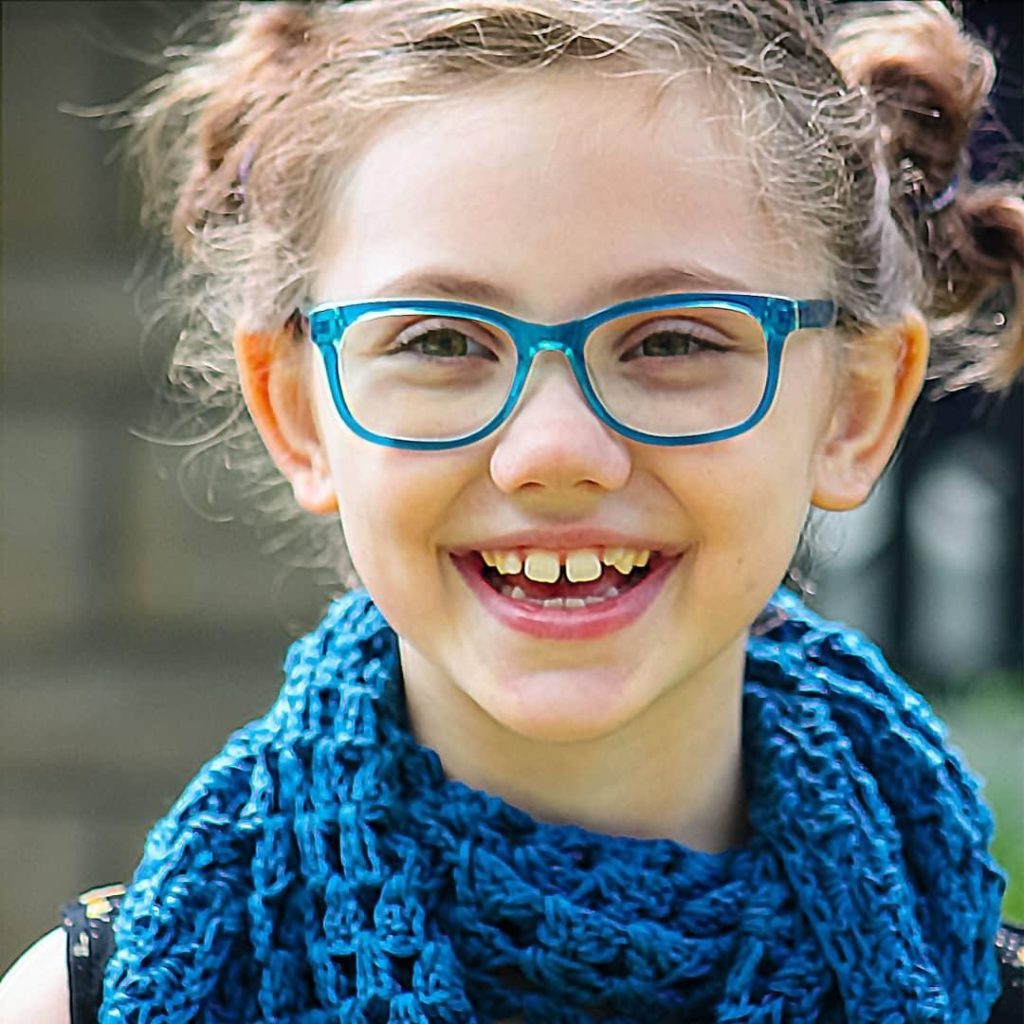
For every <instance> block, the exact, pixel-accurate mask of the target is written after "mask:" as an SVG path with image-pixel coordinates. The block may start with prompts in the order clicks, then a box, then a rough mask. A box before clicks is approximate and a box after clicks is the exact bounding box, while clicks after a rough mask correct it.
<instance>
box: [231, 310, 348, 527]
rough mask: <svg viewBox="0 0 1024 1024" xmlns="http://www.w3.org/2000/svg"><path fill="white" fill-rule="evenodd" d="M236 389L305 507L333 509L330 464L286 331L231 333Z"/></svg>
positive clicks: (301, 364)
mask: <svg viewBox="0 0 1024 1024" xmlns="http://www.w3.org/2000/svg"><path fill="white" fill-rule="evenodd" d="M235 359H236V360H237V363H238V373H239V378H240V380H241V383H242V394H243V395H244V396H245V403H246V405H247V406H248V408H249V414H250V415H251V416H252V419H253V422H254V423H255V424H256V429H257V430H259V432H260V436H261V437H262V438H263V443H264V444H265V445H266V446H267V451H268V452H269V453H270V457H271V458H272V459H273V460H274V463H275V465H276V466H277V468H278V469H279V470H280V471H281V472H282V473H283V474H284V476H285V477H286V478H287V480H288V482H289V483H290V484H291V486H292V491H293V493H294V494H295V500H296V501H297V502H298V503H299V505H300V506H301V507H302V508H304V509H305V510H306V511H307V512H312V513H314V514H316V515H330V514H332V513H335V512H337V511H338V498H337V495H336V493H335V490H334V481H333V479H332V477H331V472H330V466H329V464H328V461H327V457H326V453H325V452H324V449H323V444H322V442H321V439H320V435H319V431H318V430H317V426H316V419H315V417H314V415H313V408H312V404H311V403H312V396H311V395H310V389H309V386H308V381H307V371H306V361H305V359H304V358H303V351H302V350H301V348H300V347H299V346H298V345H297V343H296V340H295V338H294V337H293V336H292V335H291V334H290V333H289V332H288V331H287V330H281V331H279V332H272V331H238V332H237V333H236V335H235Z"/></svg>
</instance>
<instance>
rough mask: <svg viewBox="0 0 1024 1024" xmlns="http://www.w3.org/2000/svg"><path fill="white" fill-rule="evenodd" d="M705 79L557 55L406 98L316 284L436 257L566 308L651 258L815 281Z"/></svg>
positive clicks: (591, 304) (649, 265) (556, 310)
mask: <svg viewBox="0 0 1024 1024" xmlns="http://www.w3.org/2000/svg"><path fill="white" fill-rule="evenodd" d="M701 79H702V76H701V75H700V74H699V72H694V73H692V74H688V75H682V76H680V77H679V78H677V79H676V80H674V81H673V82H671V83H670V84H669V85H667V86H665V85H664V83H663V81H662V80H661V79H660V78H655V77H654V76H652V75H642V74H639V73H634V74H625V73H619V74H617V75H614V76H611V75H608V74H606V73H605V74H598V73H596V72H595V71H594V70H591V69H589V68H582V67H578V66H566V67H554V68H548V69H545V70H543V71H534V72H532V73H530V74H528V75H524V76H523V77H519V76H513V75H505V76H503V77H502V78H501V79H499V80H497V81H494V82H492V83H488V84H485V85H480V86H478V87H475V88H472V89H465V90H463V91H460V92H457V93H455V94H453V95H452V96H450V97H448V98H445V99H444V100H442V101H439V102H432V103H422V104H418V105H416V106H413V107H409V108H406V109H404V110H402V111H401V112H399V113H398V114H397V115H394V116H392V117H391V118H389V119H388V120H387V122H386V123H384V124H383V125H382V126H381V127H380V129H379V130H378V131H377V133H376V134H375V135H374V136H373V138H372V139H371V141H370V142H369V144H368V145H367V146H366V147H365V148H364V149H363V150H362V152H361V153H360V155H359V157H358V158H357V160H356V163H355V165H354V166H353V167H351V168H350V171H349V173H348V174H347V175H346V178H345V184H344V187H343V188H341V189H339V191H338V193H337V197H336V200H335V204H334V208H333V209H332V210H331V211H330V213H331V217H330V228H329V230H328V231H327V232H326V234H325V245H324V250H323V262H322V272H321V277H320V281H319V282H318V286H317V291H318V292H320V295H319V296H318V297H319V298H321V299H336V298H342V297H348V296H353V297H355V296H369V295H371V294H380V293H381V291H382V290H384V291H386V290H387V289H386V287H385V286H386V285H387V284H388V282H392V281H394V280H396V279H398V278H403V277H409V276H416V275H418V274H420V273H421V272H422V271H423V270H425V269H429V270H434V269H440V270H443V271H446V272H450V273H452V274H454V275H458V276H462V277H470V276H471V277H473V278H476V279H482V280H484V281H490V282H493V283H494V285H495V289H496V291H498V290H500V292H501V293H502V294H503V295H505V296H507V297H508V298H509V299H510V300H512V301H513V302H514V305H515V308H514V309H513V310H510V311H512V312H517V313H520V314H522V315H525V316H535V317H537V318H539V319H549V320H550V319H563V318H569V317H572V316H576V315H581V314H582V313H586V312H588V311H590V310H591V309H593V308H595V306H598V305H604V304H607V303H608V302H612V301H616V300H617V299H619V298H626V297H629V296H628V295H626V294H621V295H619V294H609V293H608V291H607V289H609V288H614V282H615V281H617V280H619V279H621V278H633V279H639V278H641V277H642V276H643V275H644V274H645V273H647V272H650V271H652V270H657V269H660V268H664V267H673V268H676V269H682V270H684V271H690V270H692V271H693V274H692V281H693V287H694V288H699V287H700V286H701V284H702V283H706V285H707V286H708V287H711V288H721V287H723V285H724V283H725V282H734V283H735V284H734V286H735V287H736V288H738V289H739V290H746V291H753V292H768V293H783V294H792V295H797V296H810V295H813V294H816V289H817V288H820V287H821V285H822V281H821V280H819V275H818V274H817V273H816V271H815V266H816V265H817V263H818V261H815V260H813V259H810V258H808V255H807V254H806V253H804V254H801V253H800V252H799V250H798V249H797V248H796V247H795V246H794V245H793V240H792V239H790V238H788V237H786V236H785V234H784V233H783V232H781V231H780V230H779V228H778V227H777V226H776V225H775V224H774V223H773V220H772V218H770V217H769V216H768V215H767V213H766V212H765V211H764V210H763V209H762V208H761V192H762V190H761V189H760V188H759V186H758V179H757V174H756V171H755V169H754V166H753V164H752V162H751V160H750V157H749V154H748V153H747V150H746V146H745V145H744V142H743V140H742V137H741V135H740V133H739V131H738V126H739V123H740V122H739V120H738V118H736V117H735V116H734V115H730V114H729V113H727V112H722V111H721V109H716V108H717V105H716V104H715V103H713V102H712V96H711V94H710V90H709V89H708V88H707V87H706V86H705V85H703V84H702V82H701ZM655 290H662V291H664V290H672V289H667V288H666V289H655ZM420 291H421V292H422V289H420ZM403 294H409V293H408V292H403ZM465 297H466V298H472V297H474V296H468V295H467V296H465Z"/></svg>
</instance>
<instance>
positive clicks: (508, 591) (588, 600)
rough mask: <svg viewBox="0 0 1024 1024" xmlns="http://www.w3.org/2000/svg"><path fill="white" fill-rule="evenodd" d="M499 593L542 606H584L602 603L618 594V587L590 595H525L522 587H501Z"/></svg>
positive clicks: (514, 599)
mask: <svg viewBox="0 0 1024 1024" xmlns="http://www.w3.org/2000/svg"><path fill="white" fill-rule="evenodd" d="M501 593H502V595H503V596H505V597H510V598H511V599H512V600H513V601H525V602H526V603H527V604H536V605H540V606H541V607H544V608H586V607H588V606H589V605H594V604H602V603H603V602H605V601H608V600H610V599H611V598H613V597H618V596H619V588H618V587H609V588H608V589H607V590H606V591H604V593H602V594H601V595H600V596H596V595H592V596H591V597H549V598H546V599H544V598H537V597H527V596H526V591H525V590H523V588H522V587H507V586H505V587H502V588H501Z"/></svg>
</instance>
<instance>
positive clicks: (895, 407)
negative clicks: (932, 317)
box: [811, 313, 928, 512]
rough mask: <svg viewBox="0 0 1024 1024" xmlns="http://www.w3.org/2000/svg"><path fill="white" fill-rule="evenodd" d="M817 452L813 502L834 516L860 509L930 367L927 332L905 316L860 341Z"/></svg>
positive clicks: (917, 321) (914, 316)
mask: <svg viewBox="0 0 1024 1024" xmlns="http://www.w3.org/2000/svg"><path fill="white" fill-rule="evenodd" d="M848 363H849V365H847V366H846V367H845V368H844V369H843V370H842V372H843V374H844V379H843V382H842V383H841V384H840V386H839V388H838V395H837V400H836V405H835V409H834V411H833V415H832V419H831V421H830V423H829V426H828V430H827V431H826V435H825V439H824V442H823V444H822V447H821V450H820V452H819V460H818V465H817V468H816V474H815V486H814V490H813V492H812V495H811V503H812V504H813V505H815V506H816V507H818V508H821V509H826V510H828V511H833V512H841V511H846V510H847V509H852V508H856V507H857V506H858V505H861V504H863V503H864V502H865V501H866V500H867V498H868V496H869V495H870V494H871V489H872V487H874V485H875V482H876V481H877V480H878V478H879V476H881V474H882V471H883V470H884V469H885V467H886V464H887V463H888V462H889V459H890V458H891V457H892V454H893V452H894V451H895V450H896V445H897V444H898V443H899V439H900V436H901V435H902V433H903V428H904V426H905V425H906V422H907V418H908V417H909V416H910V411H911V409H912V408H913V406H914V402H915V401H916V400H917V396H918V395H919V394H920V393H921V387H922V385H923V384H924V377H925V370H926V369H927V366H928V330H927V328H926V327H925V325H924V321H923V320H922V319H921V317H920V316H919V315H917V314H916V313H915V314H911V315H908V316H907V317H906V318H905V319H904V320H903V321H901V322H900V323H899V324H897V325H896V326H894V327H892V328H890V329H888V330H885V331H883V332H880V333H877V334H872V335H866V336H862V337H861V338H858V339H857V341H856V348H855V350H854V352H853V354H852V355H851V356H850V358H849V360H848Z"/></svg>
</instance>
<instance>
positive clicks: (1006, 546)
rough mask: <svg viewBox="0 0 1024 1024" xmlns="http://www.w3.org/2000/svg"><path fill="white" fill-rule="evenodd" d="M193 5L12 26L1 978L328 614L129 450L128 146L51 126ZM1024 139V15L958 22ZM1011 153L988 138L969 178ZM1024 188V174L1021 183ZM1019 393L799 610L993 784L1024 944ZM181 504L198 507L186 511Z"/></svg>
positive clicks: (918, 462) (858, 523)
mask: <svg viewBox="0 0 1024 1024" xmlns="http://www.w3.org/2000/svg"><path fill="white" fill-rule="evenodd" d="M198 6H200V5H197V4H194V3H148V2H117V3H115V2H102V3H100V2H95V3H85V2H71V3H62V2H46V3H33V2H20V3H17V2H16V3H4V4H3V8H2V16H3V23H2V24H3V54H2V61H3V180H2V189H3V321H2V346H3V370H2V431H3V433H2V444H0V525H2V584H0V602H2V618H0V648H2V651H3V655H2V661H0V673H2V677H0V679H2V682H0V973H2V972H3V971H4V970H5V969H6V967H7V966H8V965H9V964H10V963H11V962H12V961H13V960H14V959H15V958H16V956H17V955H18V954H19V952H20V951H21V950H22V949H23V948H24V947H25V946H26V945H28V944H29V943H30V942H32V941H33V940H34V939H35V938H37V937H38V936H39V935H41V934H42V933H43V932H45V931H47V930H49V929H51V928H53V927H55V926H56V925H57V923H58V911H57V907H58V905H59V904H60V903H62V902H64V901H67V900H70V899H72V898H74V896H75V895H76V894H77V893H79V892H80V891H82V890H84V889H87V888H90V887H94V886H98V885H101V884H104V883H108V882H113V881H120V880H127V879H128V878H129V877H130V874H131V870H132V867H133V865H134V864H135V862H136V861H137V859H138V857H139V853H140V850H141V845H142V841H143V839H144V836H145V834H146V830H147V828H148V827H149V826H150V825H151V824H152V823H153V822H154V820H155V819H156V818H158V817H159V816H160V815H161V814H163V813H164V812H165V811H166V809H167V808H168V806H169V805H170V803H171V802H172V801H173V800H174V798H175V797H176V796H177V794H178V793H179V792H180V790H181V788H182V786H183V785H184V784H185V783H186V782H187V781H188V779H189V778H190V777H191V776H192V775H193V774H194V772H195V771H196V770H197V769H198V768H199V767H200V765H201V764H202V763H203V762H204V761H205V760H206V759H208V758H209V757H210V756H212V755H213V754H214V753H215V752H216V751H217V750H218V749H219V748H220V746H221V744H222V743H223V740H224V739H225V737H226V736H227V734H228V733H229V732H230V731H231V730H232V729H234V728H236V727H237V726H239V725H241V724H242V723H244V722H245V721H248V720H249V719H251V718H253V717H256V716H258V715H260V714H261V713H262V712H263V711H264V710H265V708H266V707H267V705H268V704H269V703H270V702H271V701H272V700H273V698H274V696H275V695H276V693H277V691H278V688H279V686H280V681H281V679H280V664H281V660H282V657H283V655H284V651H285V647H286V645H287V644H288V642H289V640H290V639H291V638H292V637H294V636H295V635H296V634H297V632H299V631H300V630H301V629H303V628H305V627H308V626H310V625H312V624H313V623H314V622H315V621H316V620H317V619H318V618H319V614H320V610H321V607H322V605H323V603H324V601H325V600H326V593H325V592H324V591H322V590H319V589H318V588H317V586H316V585H315V583H314V581H312V580H309V579H306V578H304V577H303V576H302V574H301V573H295V572H290V571H288V570H285V569H282V568H281V566H280V564H279V563H278V562H276V561H275V560H274V558H273V557H272V556H270V555H267V554H265V553H264V552H262V551H261V543H260V541H259V540H258V539H257V538H256V537H255V536H253V534H252V532H251V531H250V530H249V529H248V528H246V527H245V526H244V525H242V524H241V523H239V522H237V521H227V522H219V521H212V520H214V519H218V518H223V517H220V516H211V515H209V514H206V515H205V516H204V515H200V514H197V512H196V511H195V510H194V509H193V508H191V507H190V503H189V501H188V500H187V498H186V496H185V495H184V494H183V492H182V489H181V488H180V487H179V485H178V482H177V480H176V479H175V466H176V463H177V459H176V458H175V457H174V453H173V452H171V453H169V452H168V451H167V450H166V449H160V448H159V447H157V446H154V445H153V444H152V443H150V442H147V441H144V440H142V439H141V438H140V437H139V436H138V434H139V433H146V432H147V428H148V427H149V425H150V424H151V423H152V421H153V403H154V397H153V390H152V387H151V384H150V382H149V380H148V378H149V377H150V376H151V371H152V358H151V355H150V354H149V352H148V349H147V347H146V346H144V345H143V344H142V342H141V341H140V333H141V331H140V323H139V318H138V315H137V313H136V310H135V303H134V300H133V297H132V281H133V279H134V275H135V274H136V268H137V261H138V256H139V252H140V251H141V249H142V247H143V244H144V242H145V239H144V237H143V236H142V234H141V232H140V231H139V229H138V228H137V227H136V221H137V203H138V200H137V196H136V194H135V184H134V181H133V180H132V178H131V176H130V175H129V174H126V173H125V171H124V169H123V167H122V165H121V162H120V159H119V156H118V151H117V145H118V139H117V136H116V134H115V133H112V132H110V131H103V130H101V128H100V127H99V126H98V124H97V122H96V120H95V119H92V120H91V119H88V118H83V117H80V116H71V115H70V114H68V113H65V112H62V107H67V106H69V105H71V106H89V105H96V104H104V103H110V102H113V101H117V100H119V99H121V98H123V97H124V96H126V95H127V94H128V93H129V92H130V91H131V90H132V89H134V88H136V87H138V86H139V85H141V84H142V83H143V82H145V81H147V80H149V79H151V78H152V77H153V76H154V75H155V74H156V73H157V71H158V67H157V65H156V64H154V63H153V62H152V57H153V55H154V54H157V53H159V52H160V51H161V50H162V48H163V47H164V46H166V45H168V43H169V42H170V41H171V39H172V36H173V33H174V31H175V29H176V27H177V26H179V25H180V24H181V22H182V21H183V20H184V19H185V18H186V17H188V16H189V15H190V14H191V13H192V12H193V11H194V10H195V9H196V8H197V7H198ZM966 15H967V18H968V20H969V21H970V22H971V23H972V24H973V25H974V26H975V28H976V29H977V31H978V32H979V34H980V35H981V36H982V37H983V38H986V39H989V40H991V41H992V42H993V43H994V44H995V46H996V49H997V52H999V53H1000V54H1001V77H1000V80H999V83H998V87H997V95H996V103H997V114H998V117H999V118H1000V119H1001V120H1002V122H1003V123H1004V124H1005V125H1006V126H1007V127H1008V128H1009V129H1010V131H1011V133H1012V134H1013V135H1014V137H1015V138H1017V139H1021V138H1024V124H1022V96H1024V88H1022V85H1024V68H1022V54H1021V42H1022V39H1024V5H1021V4H1019V3H1018V2H1017V0H1012V2H1006V3H1002V2H983V3H968V4H966ZM1012 153H1013V150H1012V147H1009V146H1008V145H1007V144H1006V141H1005V139H1003V138H1002V137H1001V136H1000V134H999V133H998V132H997V131H994V130H992V129H991V128H990V129H989V130H987V131H986V132H984V133H982V134H981V135H980V136H979V144H978V147H977V152H976V154H975V157H976V163H977V165H978V167H979V169H980V171H981V172H982V173H984V172H985V171H989V170H992V169H993V168H994V167H997V166H999V165H1000V164H1002V163H1003V162H1004V161H1006V160H1007V159H1010V160H1011V161H1012V160H1013V159H1015V158H1014V157H1013V155H1012ZM1016 162H1017V166H1020V160H1019V154H1018V157H1017V158H1016ZM1022 433H1024V409H1022V393H1021V388H1020V387H1018V388H1017V389H1016V390H1015V391H1014V392H1013V393H1012V394H1010V395H1008V396H1004V397H1003V398H1000V399H998V400H994V399H992V398H990V397H989V398H986V397H984V396H980V395H977V394H974V393H961V394H958V395H956V396H953V397H949V398H946V399H944V400H942V401H941V402H937V403H936V402H927V401H925V402H922V403H920V405H919V408H918V410H917V411H916V413H915V416H914V419H913V422H912V424H911V428H910V431H909V434H908V438H907V441H906V444H905V448H904V451H903V453H902V455H901V457H900V459H899V461H898V462H897V463H896V464H895V466H894V467H893V468H892V469H891V471H890V472H889V474H888V475H887V477H886V478H885V480H884V482H883V484H882V485H881V486H880V487H879V489H878V491H877V493H876V494H875V496H874V497H873V498H872V500H871V502H870V503H869V504H868V505H867V506H865V507H864V508H863V509H861V510H859V511H858V512H856V513H852V514H849V515H845V516H833V517H827V516H826V517H822V518H821V519H819V520H818V521H817V523H816V525H815V527H814V530H813V533H814V536H815V538H816V553H815V555H814V557H813V560H812V564H811V572H810V575H811V578H812V580H813V582H814V584H815V586H816V590H815V592H814V594H813V595H812V598H811V600H812V603H813V604H814V605H815V606H816V607H818V608H819V609H820V610H822V611H824V612H825V613H826V614H827V615H830V616H833V617H837V618H841V619H845V620H847V621H850V622H852V623H854V624H857V625H859V626H861V627H863V628H864V629H865V630H866V631H867V632H868V633H869V634H870V635H871V636H872V637H873V638H874V639H876V640H877V641H878V642H880V643H881V644H882V646H883V647H884V648H885V649H886V651H887V652H888V653H889V655H890V658H891V660H892V662H893V663H894V665H895V666H896V667H897V669H898V670H899V671H901V672H902V673H903V674H904V675H905V676H906V678H907V679H908V680H909V681H910V682H911V683H912V684H913V685H915V686H917V687H918V688H919V689H920V690H922V691H923V692H924V693H925V694H926V696H927V697H928V698H929V699H930V700H931V701H932V702H933V703H934V704H935V706H936V708H937V710H938V711H939V712H940V714H941V715H942V716H943V717H944V718H945V719H946V721H947V723H948V724H949V728H950V732H951V736H952V740H953V742H954V743H955V744H956V745H957V746H959V747H960V749H961V750H962V751H963V752H964V753H965V756H966V758H967V760H968V762H969V764H970V765H971V766H972V768H973V769H974V770H975V771H976V772H977V773H979V774H980V775H981V776H982V777H983V778H984V779H985V780H986V789H985V794H986V797H987V799H988V801H989V802H990V804H991V805H992V806H993V807H994V808H995V812H996V818H997V838H996V853H997V856H998V858H999V859H1000V861H1001V863H1002V864H1003V865H1004V866H1005V867H1007V868H1008V870H1009V872H1010V875H1011V886H1010V890H1009V892H1008V896H1007V902H1006V907H1005V909H1006V912H1007V914H1008V915H1010V916H1013V917H1015V918H1017V919H1019V920H1024V772H1022V768H1024V764H1022V759H1024V678H1022V675H1024V673H1022V637H1024V628H1022V622H1024V603H1022V601H1024V598H1022V576H1024V573H1022V535H1021V528H1022V522H1024V515H1022V482H1021V466H1022V461H1024V455H1022ZM193 504H194V503H193Z"/></svg>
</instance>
